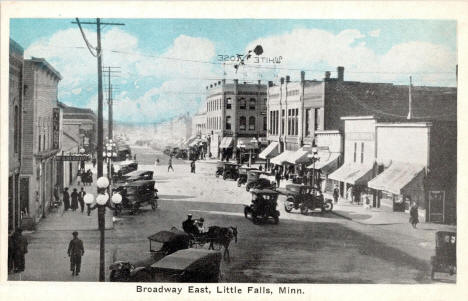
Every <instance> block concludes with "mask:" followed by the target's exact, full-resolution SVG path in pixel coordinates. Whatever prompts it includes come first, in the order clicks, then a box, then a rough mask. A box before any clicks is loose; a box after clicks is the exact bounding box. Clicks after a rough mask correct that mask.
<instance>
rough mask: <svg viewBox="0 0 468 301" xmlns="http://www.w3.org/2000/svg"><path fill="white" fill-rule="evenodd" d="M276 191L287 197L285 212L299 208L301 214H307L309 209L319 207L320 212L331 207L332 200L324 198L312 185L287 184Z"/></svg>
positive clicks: (326, 210)
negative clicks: (284, 187)
mask: <svg viewBox="0 0 468 301" xmlns="http://www.w3.org/2000/svg"><path fill="white" fill-rule="evenodd" d="M278 191H279V192H280V193H281V194H284V195H286V197H287V198H286V200H285V201H284V210H286V212H291V211H292V210H293V209H300V210H301V213H302V214H307V213H308V211H309V210H315V209H321V210H322V212H329V211H332V209H333V201H332V200H331V199H325V198H324V196H323V194H322V192H321V191H320V190H319V189H317V188H314V187H312V186H307V185H299V184H288V185H286V189H278Z"/></svg>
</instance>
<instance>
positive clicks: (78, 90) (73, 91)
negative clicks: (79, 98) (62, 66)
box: [71, 88, 82, 95]
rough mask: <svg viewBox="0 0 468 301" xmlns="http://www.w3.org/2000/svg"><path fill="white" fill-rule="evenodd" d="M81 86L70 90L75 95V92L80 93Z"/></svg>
mask: <svg viewBox="0 0 468 301" xmlns="http://www.w3.org/2000/svg"><path fill="white" fill-rule="evenodd" d="M81 90H82V89H81V88H77V89H73V90H71V91H72V93H73V94H75V95H77V94H80V93H81Z"/></svg>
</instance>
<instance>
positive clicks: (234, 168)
mask: <svg viewBox="0 0 468 301" xmlns="http://www.w3.org/2000/svg"><path fill="white" fill-rule="evenodd" d="M238 177H239V165H238V164H236V163H229V162H226V163H224V170H223V180H226V179H233V180H234V181H237V178H238Z"/></svg>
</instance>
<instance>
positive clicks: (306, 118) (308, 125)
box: [305, 109, 312, 137]
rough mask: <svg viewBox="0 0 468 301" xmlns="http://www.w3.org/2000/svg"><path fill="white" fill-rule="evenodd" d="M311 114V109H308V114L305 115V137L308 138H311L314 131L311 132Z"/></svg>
mask: <svg viewBox="0 0 468 301" xmlns="http://www.w3.org/2000/svg"><path fill="white" fill-rule="evenodd" d="M310 112H311V110H310V109H306V113H305V130H306V132H305V135H306V137H309V136H310V135H311V134H312V131H311V130H310V125H311V124H310Z"/></svg>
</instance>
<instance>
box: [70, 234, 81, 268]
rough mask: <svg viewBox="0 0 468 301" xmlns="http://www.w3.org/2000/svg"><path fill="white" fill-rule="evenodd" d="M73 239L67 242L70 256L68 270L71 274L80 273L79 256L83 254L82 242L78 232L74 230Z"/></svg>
mask: <svg viewBox="0 0 468 301" xmlns="http://www.w3.org/2000/svg"><path fill="white" fill-rule="evenodd" d="M72 234H73V239H72V240H71V241H70V243H69V244H68V257H70V270H71V271H72V275H73V276H78V275H79V274H80V268H81V256H83V254H84V247H83V242H82V241H81V239H79V238H78V232H76V231H74V232H73V233H72Z"/></svg>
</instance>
